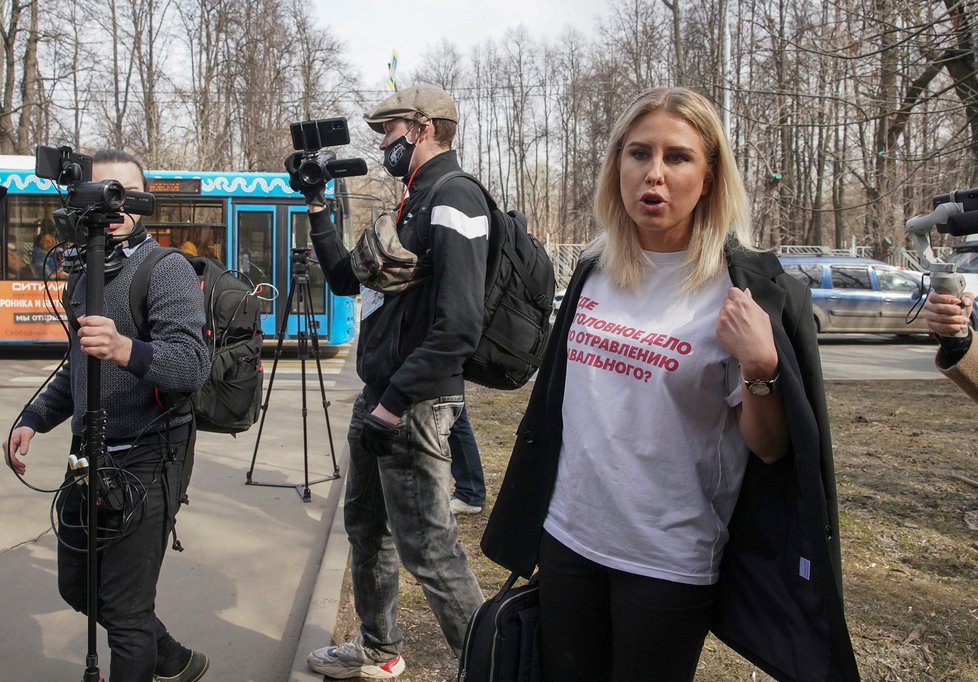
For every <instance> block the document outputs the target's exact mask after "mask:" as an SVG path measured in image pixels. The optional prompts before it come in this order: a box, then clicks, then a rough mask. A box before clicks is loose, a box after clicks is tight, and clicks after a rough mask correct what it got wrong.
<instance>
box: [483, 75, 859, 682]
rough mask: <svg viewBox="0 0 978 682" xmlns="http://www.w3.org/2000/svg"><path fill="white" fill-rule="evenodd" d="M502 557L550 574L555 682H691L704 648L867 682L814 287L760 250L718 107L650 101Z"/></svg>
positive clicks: (495, 523)
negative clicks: (711, 645) (847, 614)
mask: <svg viewBox="0 0 978 682" xmlns="http://www.w3.org/2000/svg"><path fill="white" fill-rule="evenodd" d="M594 215H595V219H596V222H597V224H598V226H599V227H600V228H601V230H602V232H601V235H600V236H599V237H598V238H597V239H596V240H595V241H594V242H593V243H592V244H591V245H590V246H589V247H588V249H587V250H586V251H585V253H584V255H583V257H582V259H581V262H580V263H579V265H578V267H577V270H576V272H575V274H574V277H573V279H572V280H571V283H570V285H569V287H568V289H567V294H566V296H565V299H564V302H563V304H562V306H561V310H560V314H559V316H558V318H557V321H556V324H555V327H554V331H553V332H552V335H551V339H550V345H549V348H548V351H547V354H546V356H545V358H544V364H543V366H542V367H541V369H540V372H539V374H538V376H537V380H536V385H535V387H534V390H533V393H532V396H531V398H530V402H529V405H528V407H527V411H526V415H525V417H524V420H523V422H522V424H521V426H520V429H519V434H518V440H517V443H516V446H515V448H514V451H513V456H512V459H511V461H510V465H509V469H508V471H507V473H506V477H505V480H504V482H503V485H502V489H501V490H500V493H499V496H498V498H497V501H496V504H495V506H494V509H493V512H492V515H491V517H490V519H489V523H488V526H487V529H486V533H485V536H484V537H483V541H482V545H483V549H484V551H485V553H486V554H487V555H488V556H489V557H490V558H492V559H493V560H495V561H497V562H498V563H500V564H502V565H503V566H506V567H508V568H510V569H511V570H513V571H516V572H518V573H520V574H521V575H524V576H529V575H530V574H531V573H532V572H533V570H534V567H538V568H539V581H540V608H541V616H540V617H541V629H542V644H543V659H542V660H543V675H544V679H545V680H567V679H587V680H612V679H648V680H656V681H657V682H661V681H666V682H671V681H673V680H675V681H680V680H683V681H684V680H692V679H693V677H694V674H695V671H696V665H697V661H698V659H699V655H700V650H701V649H702V645H703V641H704V638H705V637H706V634H707V633H708V632H709V631H710V630H711V629H712V630H713V631H714V632H715V633H716V634H717V635H718V636H720V637H721V638H722V639H724V641H726V642H728V643H729V644H730V645H731V646H733V647H734V648H735V649H736V650H738V651H739V652H741V653H742V654H744V655H745V656H747V657H748V658H750V660H752V661H754V662H755V663H756V664H757V665H758V666H760V667H761V668H763V669H764V670H766V671H768V672H769V673H771V674H772V675H774V676H775V677H777V678H778V679H781V680H833V681H837V680H856V679H858V672H857V671H856V666H855V660H854V656H853V653H852V648H851V644H850V642H849V635H848V631H847V628H846V624H845V620H844V615H843V609H842V599H841V569H840V561H839V545H838V525H837V521H838V519H837V511H836V503H835V490H834V479H833V474H832V458H831V445H830V441H829V431H828V424H827V415H826V411H825V404H824V395H823V389H822V381H821V368H820V365H819V359H818V349H817V346H816V333H815V327H814V323H813V319H814V318H813V315H812V309H811V302H810V298H809V294H808V290H807V289H806V288H805V287H803V286H802V285H800V284H799V283H798V282H796V281H795V280H794V279H792V278H791V277H789V276H787V275H785V274H784V273H783V271H782V269H781V266H780V264H779V263H778V260H777V258H776V257H775V256H774V255H773V254H770V253H765V252H760V251H758V250H756V249H755V248H753V246H752V241H753V238H752V233H751V226H750V221H749V216H748V210H747V199H746V195H745V192H744V188H743V183H742V181H741V179H740V176H739V173H738V171H737V167H736V164H735V162H734V159H733V156H732V153H731V150H730V145H729V142H728V141H727V139H726V136H725V134H724V132H723V129H722V126H721V123H720V120H719V117H718V116H717V113H716V110H715V108H714V107H713V105H712V103H711V102H710V101H709V100H707V99H706V98H704V97H703V96H701V95H699V94H697V93H695V92H693V91H690V90H686V89H678V88H676V89H666V88H661V89H656V90H651V91H649V92H646V93H644V94H642V95H641V96H639V97H638V98H637V99H635V100H634V101H633V102H632V103H631V104H630V105H629V106H628V108H627V109H626V110H625V112H624V113H623V114H622V115H621V117H620V118H619V119H618V122H617V123H616V125H615V127H614V130H613V131H612V135H611V140H610V142H609V145H608V151H607V154H606V156H605V160H604V164H603V166H602V169H601V174H600V176H599V178H598V183H597V192H596V196H595V200H594Z"/></svg>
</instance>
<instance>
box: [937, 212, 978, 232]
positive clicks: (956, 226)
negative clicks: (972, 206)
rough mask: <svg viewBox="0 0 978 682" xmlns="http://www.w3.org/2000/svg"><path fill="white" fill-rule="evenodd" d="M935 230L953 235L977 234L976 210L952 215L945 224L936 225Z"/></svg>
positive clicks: (977, 213)
mask: <svg viewBox="0 0 978 682" xmlns="http://www.w3.org/2000/svg"><path fill="white" fill-rule="evenodd" d="M937 231H938V232H940V233H942V234H951V235H954V236H955V237H963V236H965V235H968V234H978V211H968V212H967V213H958V214H957V215H952V216H950V217H948V219H947V223H946V224H944V225H938V226H937Z"/></svg>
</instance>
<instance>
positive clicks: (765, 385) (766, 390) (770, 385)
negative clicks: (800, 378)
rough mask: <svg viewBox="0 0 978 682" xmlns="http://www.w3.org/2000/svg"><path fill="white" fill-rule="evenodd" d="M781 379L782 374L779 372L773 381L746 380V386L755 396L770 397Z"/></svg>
mask: <svg viewBox="0 0 978 682" xmlns="http://www.w3.org/2000/svg"><path fill="white" fill-rule="evenodd" d="M780 377H781V372H778V373H777V375H776V376H775V377H774V378H773V379H744V386H746V387H747V390H748V391H750V392H751V393H753V394H754V395H770V394H771V393H773V392H774V386H775V384H777V383H778V379H779V378H780Z"/></svg>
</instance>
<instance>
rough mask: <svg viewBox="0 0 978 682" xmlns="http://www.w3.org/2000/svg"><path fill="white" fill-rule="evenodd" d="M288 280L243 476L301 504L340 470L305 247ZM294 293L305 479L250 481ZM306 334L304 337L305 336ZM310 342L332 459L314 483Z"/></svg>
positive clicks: (296, 254) (294, 252)
mask: <svg viewBox="0 0 978 682" xmlns="http://www.w3.org/2000/svg"><path fill="white" fill-rule="evenodd" d="M291 263H292V281H291V283H290V285H289V297H288V300H287V301H286V303H285V315H284V316H283V317H282V325H281V326H280V327H279V331H278V343H276V345H275V360H274V361H273V362H272V372H271V374H270V375H269V376H268V389H267V390H266V391H265V402H264V404H262V406H261V421H260V422H259V423H258V438H256V439H255V451H254V453H253V454H252V455H251V467H250V468H249V469H248V473H247V474H246V476H245V485H262V486H269V487H273V488H295V490H296V492H297V493H299V497H301V498H302V501H303V502H309V501H311V500H312V495H311V493H310V491H309V486H311V485H314V484H316V483H322V482H324V481H333V480H335V479H337V478H339V477H340V469H339V467H338V466H337V465H336V450H335V449H334V447H333V429H332V426H331V425H330V423H329V401H328V400H327V399H326V385H325V384H324V383H323V367H322V364H321V363H320V361H319V335H318V334H317V332H316V325H315V322H314V320H313V317H312V290H311V289H310V288H309V251H308V249H305V248H294V249H292V258H291ZM296 292H298V294H299V297H298V301H297V304H298V305H297V309H298V315H299V319H298V332H297V337H298V348H297V351H298V356H299V361H300V364H301V366H302V463H303V469H304V472H305V478H304V479H303V482H302V483H297V484H294V483H260V482H258V481H255V480H254V479H252V477H251V476H252V474H253V473H254V470H255V459H256V458H257V457H258V447H259V445H260V443H261V433H262V430H263V429H264V428H265V417H267V416H268V403H269V401H270V400H271V399H272V385H273V384H274V383H275V370H276V368H277V367H278V359H279V357H280V356H281V355H282V342H283V341H284V340H285V334H286V330H287V329H288V325H289V317H291V315H292V300H293V299H294V298H295V295H296ZM307 334H308V336H307ZM310 340H311V341H312V350H313V354H314V355H315V357H316V374H317V375H318V376H319V393H320V395H321V396H322V403H323V415H324V416H325V417H326V434H327V437H328V438H329V452H330V456H331V457H332V459H333V473H332V475H330V476H326V477H325V478H320V479H317V480H315V481H310V480H309V430H308V423H307V419H306V417H307V416H308V410H307V408H306V360H307V359H308V357H309V341H310Z"/></svg>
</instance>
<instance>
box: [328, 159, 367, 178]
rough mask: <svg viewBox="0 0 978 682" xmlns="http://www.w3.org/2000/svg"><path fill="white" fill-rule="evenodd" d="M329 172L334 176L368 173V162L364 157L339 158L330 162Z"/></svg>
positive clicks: (341, 176)
mask: <svg viewBox="0 0 978 682" xmlns="http://www.w3.org/2000/svg"><path fill="white" fill-rule="evenodd" d="M329 172H330V174H331V175H332V176H333V177H334V178H346V177H350V176H352V175H366V174H367V162H366V161H364V160H363V159H337V160H336V161H330V162H329Z"/></svg>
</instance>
